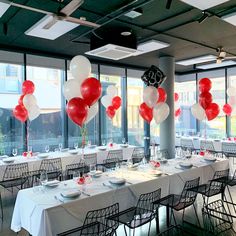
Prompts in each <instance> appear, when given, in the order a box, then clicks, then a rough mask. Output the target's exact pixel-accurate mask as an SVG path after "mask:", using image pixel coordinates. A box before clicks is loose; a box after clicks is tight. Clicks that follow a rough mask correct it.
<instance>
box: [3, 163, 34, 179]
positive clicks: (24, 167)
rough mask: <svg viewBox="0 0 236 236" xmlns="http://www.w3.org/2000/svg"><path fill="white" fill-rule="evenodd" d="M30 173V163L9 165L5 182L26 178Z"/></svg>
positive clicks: (4, 175)
mask: <svg viewBox="0 0 236 236" xmlns="http://www.w3.org/2000/svg"><path fill="white" fill-rule="evenodd" d="M28 172H29V167H28V163H19V164H11V165H7V167H6V169H5V171H4V174H3V180H4V181H6V180H11V179H17V178H22V177H26V176H27V175H28Z"/></svg>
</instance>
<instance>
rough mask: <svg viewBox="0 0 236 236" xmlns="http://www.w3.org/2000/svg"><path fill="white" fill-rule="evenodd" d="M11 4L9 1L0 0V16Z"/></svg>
mask: <svg viewBox="0 0 236 236" xmlns="http://www.w3.org/2000/svg"><path fill="white" fill-rule="evenodd" d="M10 6H11V3H10V2H9V1H7V0H0V17H2V16H3V14H4V13H5V12H6V11H7V9H8V8H9V7H10Z"/></svg>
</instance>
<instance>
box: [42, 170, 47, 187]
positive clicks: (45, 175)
mask: <svg viewBox="0 0 236 236" xmlns="http://www.w3.org/2000/svg"><path fill="white" fill-rule="evenodd" d="M47 182H48V175H47V172H46V171H42V172H41V173H40V183H41V185H45V184H46V183H47Z"/></svg>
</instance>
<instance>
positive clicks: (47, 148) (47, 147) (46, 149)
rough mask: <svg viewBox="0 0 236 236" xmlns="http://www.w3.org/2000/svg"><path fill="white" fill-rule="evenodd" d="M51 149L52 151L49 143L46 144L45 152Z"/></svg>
mask: <svg viewBox="0 0 236 236" xmlns="http://www.w3.org/2000/svg"><path fill="white" fill-rule="evenodd" d="M49 151H50V148H49V145H46V146H45V152H47V153H48V152H49Z"/></svg>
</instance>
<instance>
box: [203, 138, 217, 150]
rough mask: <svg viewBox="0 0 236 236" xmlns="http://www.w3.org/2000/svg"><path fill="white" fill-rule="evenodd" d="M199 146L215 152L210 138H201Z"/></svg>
mask: <svg viewBox="0 0 236 236" xmlns="http://www.w3.org/2000/svg"><path fill="white" fill-rule="evenodd" d="M200 148H201V149H203V150H207V151H212V152H215V147H214V145H213V142H212V141H210V140H201V141H200Z"/></svg>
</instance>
